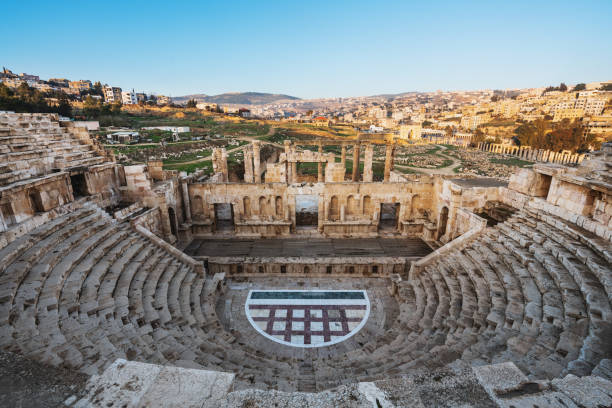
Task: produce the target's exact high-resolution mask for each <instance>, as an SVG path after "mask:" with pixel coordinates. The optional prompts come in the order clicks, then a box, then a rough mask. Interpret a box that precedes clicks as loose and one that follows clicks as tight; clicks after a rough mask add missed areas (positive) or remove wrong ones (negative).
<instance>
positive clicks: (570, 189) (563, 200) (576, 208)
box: [547, 177, 595, 216]
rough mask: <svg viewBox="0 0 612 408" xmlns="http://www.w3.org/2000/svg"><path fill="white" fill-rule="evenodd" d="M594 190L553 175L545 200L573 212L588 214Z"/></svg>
mask: <svg viewBox="0 0 612 408" xmlns="http://www.w3.org/2000/svg"><path fill="white" fill-rule="evenodd" d="M593 193H594V192H593V191H592V190H591V189H590V188H589V187H588V186H581V185H578V184H575V183H569V182H566V181H563V180H561V179H559V178H557V177H554V178H553V180H552V182H551V185H550V192H549V194H548V198H547V201H548V202H549V203H551V204H554V205H558V206H560V207H561V208H564V209H566V210H568V211H570V212H572V213H574V214H580V215H584V216H587V215H590V214H591V212H592V210H593V202H594V199H595V195H594V194H593Z"/></svg>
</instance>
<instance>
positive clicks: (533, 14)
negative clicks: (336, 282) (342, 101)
mask: <svg viewBox="0 0 612 408" xmlns="http://www.w3.org/2000/svg"><path fill="white" fill-rule="evenodd" d="M0 65H4V66H7V67H8V68H11V69H13V70H14V71H18V72H27V73H33V74H38V75H40V76H41V77H42V78H44V79H46V78H49V77H68V78H70V79H91V80H94V81H95V80H100V81H102V82H103V83H104V82H107V83H109V84H112V85H116V86H120V87H122V88H125V89H130V88H134V89H136V90H137V91H147V92H157V93H163V94H169V95H172V96H179V95H184V94H187V93H206V94H217V93H222V92H239V91H259V92H273V93H286V94H290V95H295V96H299V97H304V98H314V97H334V96H358V95H373V94H380V93H397V92H404V91H412V90H416V91H430V90H436V89H443V90H457V89H483V88H513V87H532V86H534V87H535V86H544V85H548V84H558V83H559V82H561V81H565V82H567V83H576V82H591V81H600V80H610V79H612V1H611V0H602V1H587V0H585V1H564V0H556V1H540V0H530V1H497V0H491V1H460V0H454V1H408V0H404V1H396V2H379V1H360V0H354V1H332V0H329V1H292V0H285V1H265V0H264V1H255V0H251V1H237V0H231V1H223V0H217V1H214V2H207V1H173V2H171V1H140V0H123V1H111V0H108V1H93V0H92V1H77V0H74V1H61V0H58V1H26V0H23V1H6V2H4V3H3V5H2V24H0Z"/></svg>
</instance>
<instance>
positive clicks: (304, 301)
mask: <svg viewBox="0 0 612 408" xmlns="http://www.w3.org/2000/svg"><path fill="white" fill-rule="evenodd" d="M253 292H361V293H363V294H364V296H365V306H366V309H365V316H364V317H363V319H362V320H361V322H360V323H359V325H358V326H357V327H355V329H354V330H352V331H351V332H350V333H349V334H347V335H346V336H342V337H340V338H337V339H335V340H332V341H328V342H323V343H318V344H295V343H291V342H288V341H284V340H280V339H277V338H276V337H274V336H272V335H271V334H268V333H266V332H265V331H264V330H262V329H261V328H260V327H259V326H257V324H256V323H255V321H254V320H253V319H252V318H251V315H250V314H249V310H248V305H249V303H250V302H249V299H251V293H253ZM350 300H351V299H347V301H350ZM270 302H278V300H268V301H267V304H269V303H270ZM254 304H255V302H254ZM262 304H263V303H262ZM278 304H281V303H278ZM291 304H303V305H308V304H311V305H322V304H325V303H324V301H322V302H321V301H319V302H318V303H317V299H312V300H308V299H292V303H291ZM360 304H361V303H360ZM244 314H245V315H246V317H247V320H248V321H249V323H251V326H253V327H254V328H255V330H257V332H259V334H261V335H263V336H264V337H266V338H268V339H270V340H272V341H275V342H277V343H280V344H284V345H285V346H291V347H300V348H315V347H327V346H331V345H334V344H338V343H341V342H343V341H345V340H346V339H349V338H351V337H352V336H353V335H355V334H356V333H358V332H359V330H361V329H362V328H363V326H365V324H366V323H367V321H368V319H369V318H370V298H369V297H368V292H367V291H366V290H362V289H357V290H355V289H349V290H342V289H339V290H328V289H252V290H249V294H248V295H247V298H246V302H244Z"/></svg>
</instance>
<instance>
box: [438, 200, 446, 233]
mask: <svg viewBox="0 0 612 408" xmlns="http://www.w3.org/2000/svg"><path fill="white" fill-rule="evenodd" d="M447 222H448V207H442V210H441V211H440V219H439V221H438V239H440V238H441V237H442V236H443V235H444V234H446V223H447Z"/></svg>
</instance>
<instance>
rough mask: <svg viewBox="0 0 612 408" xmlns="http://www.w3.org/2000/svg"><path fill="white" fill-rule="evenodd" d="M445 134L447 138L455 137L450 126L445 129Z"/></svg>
mask: <svg viewBox="0 0 612 408" xmlns="http://www.w3.org/2000/svg"><path fill="white" fill-rule="evenodd" d="M444 133H445V134H446V137H453V128H452V127H450V126H447V127H446V128H445V129H444Z"/></svg>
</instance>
